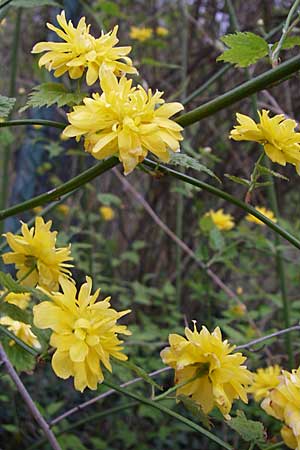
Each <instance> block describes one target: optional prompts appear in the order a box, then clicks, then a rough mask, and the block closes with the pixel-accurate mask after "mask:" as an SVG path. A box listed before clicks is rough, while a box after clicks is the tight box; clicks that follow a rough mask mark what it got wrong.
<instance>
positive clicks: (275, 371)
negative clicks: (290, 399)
mask: <svg viewBox="0 0 300 450" xmlns="http://www.w3.org/2000/svg"><path fill="white" fill-rule="evenodd" d="M280 374H281V368H280V367H279V366H278V365H277V364H276V365H275V366H270V367H266V368H265V369H257V371H256V372H255V374H254V375H253V383H252V385H251V386H250V388H249V392H251V393H252V394H253V396H254V399H255V401H257V402H259V401H260V400H262V399H263V398H266V397H267V396H268V395H269V393H270V391H271V390H272V389H274V388H276V387H277V386H278V385H279V383H280Z"/></svg>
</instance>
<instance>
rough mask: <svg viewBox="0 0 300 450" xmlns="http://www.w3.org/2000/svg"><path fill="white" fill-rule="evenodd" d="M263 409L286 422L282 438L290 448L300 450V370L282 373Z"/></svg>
mask: <svg viewBox="0 0 300 450" xmlns="http://www.w3.org/2000/svg"><path fill="white" fill-rule="evenodd" d="M261 407H262V408H263V409H264V410H265V411H266V413H268V414H269V415H271V416H273V417H275V418H276V419H279V420H281V421H282V422H284V425H286V427H285V426H284V427H283V429H282V437H283V439H284V441H285V442H286V444H287V445H288V446H290V448H295V449H298V450H299V449H300V369H297V370H296V369H295V370H292V372H291V373H290V372H287V371H282V375H281V376H280V383H279V384H278V386H277V387H276V388H275V389H273V390H271V391H270V393H269V395H268V396H267V397H266V398H265V399H264V400H263V402H262V404H261Z"/></svg>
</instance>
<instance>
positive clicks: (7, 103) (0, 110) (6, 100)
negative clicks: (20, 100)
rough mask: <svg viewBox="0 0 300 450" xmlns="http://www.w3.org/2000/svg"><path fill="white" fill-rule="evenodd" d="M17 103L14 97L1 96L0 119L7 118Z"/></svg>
mask: <svg viewBox="0 0 300 450" xmlns="http://www.w3.org/2000/svg"><path fill="white" fill-rule="evenodd" d="M15 103H16V99H15V98H14V97H5V96H4V95H0V117H7V116H8V114H9V113H10V112H11V110H12V109H13V107H14V105H15Z"/></svg>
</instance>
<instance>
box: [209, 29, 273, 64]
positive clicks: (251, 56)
mask: <svg viewBox="0 0 300 450" xmlns="http://www.w3.org/2000/svg"><path fill="white" fill-rule="evenodd" d="M221 40H222V41H223V42H224V44H225V45H227V47H229V49H228V50H225V51H224V52H223V53H222V54H221V55H220V56H218V58H217V61H224V62H229V63H231V64H235V65H236V66H238V67H248V66H251V64H255V63H256V62H257V61H259V60H260V59H261V58H263V57H264V56H267V55H268V52H269V47H268V43H267V42H266V41H265V40H264V39H263V38H262V37H260V36H258V35H257V34H254V33H251V32H250V31H246V32H237V33H234V34H227V35H225V36H222V38H221Z"/></svg>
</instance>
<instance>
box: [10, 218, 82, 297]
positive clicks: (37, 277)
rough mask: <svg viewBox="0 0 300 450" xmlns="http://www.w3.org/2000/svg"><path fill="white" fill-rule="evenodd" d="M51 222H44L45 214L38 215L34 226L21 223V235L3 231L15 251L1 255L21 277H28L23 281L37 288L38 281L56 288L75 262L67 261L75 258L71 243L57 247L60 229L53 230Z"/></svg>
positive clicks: (67, 275) (22, 282) (51, 288)
mask: <svg viewBox="0 0 300 450" xmlns="http://www.w3.org/2000/svg"><path fill="white" fill-rule="evenodd" d="M51 225H52V221H51V220H49V222H47V223H45V222H44V219H43V218H42V217H40V216H37V217H36V218H35V226H34V227H32V228H30V229H29V228H28V226H27V225H26V224H25V223H23V224H22V228H21V230H22V235H21V236H20V235H15V234H12V233H6V234H4V236H5V237H6V240H7V243H8V245H9V246H10V248H11V249H12V250H13V251H12V252H9V253H5V254H4V255H2V258H3V261H4V263H5V264H15V265H16V268H17V278H18V280H21V279H22V278H23V277H26V278H24V280H23V281H21V282H20V284H22V285H24V286H29V287H34V286H36V285H37V284H38V285H39V286H41V287H43V288H44V289H47V290H49V291H51V290H57V289H58V279H59V277H60V275H64V276H65V277H69V276H70V275H71V272H70V271H69V270H68V268H69V267H72V265H71V264H68V263H66V261H70V260H71V259H73V258H72V257H71V256H70V246H69V247H61V248H56V247H55V243H56V235H57V231H50V228H51ZM30 269H32V271H31V272H30ZM29 272H30V273H29ZM27 274H28V276H26V275H27Z"/></svg>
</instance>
